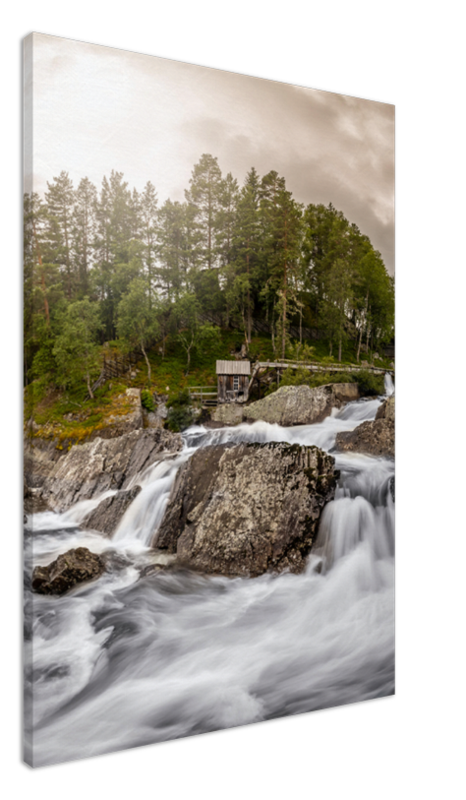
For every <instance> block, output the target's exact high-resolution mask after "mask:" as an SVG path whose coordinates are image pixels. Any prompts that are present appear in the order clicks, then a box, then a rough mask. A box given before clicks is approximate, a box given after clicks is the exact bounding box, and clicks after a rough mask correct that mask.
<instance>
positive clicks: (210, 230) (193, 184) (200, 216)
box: [185, 154, 223, 269]
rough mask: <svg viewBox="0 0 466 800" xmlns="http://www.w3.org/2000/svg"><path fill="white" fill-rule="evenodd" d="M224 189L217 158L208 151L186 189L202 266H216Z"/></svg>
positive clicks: (197, 165) (197, 250) (198, 255)
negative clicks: (191, 209) (192, 213)
mask: <svg viewBox="0 0 466 800" xmlns="http://www.w3.org/2000/svg"><path fill="white" fill-rule="evenodd" d="M222 189H223V183H222V173H221V171H220V167H219V165H218V162H217V159H216V158H214V157H213V156H211V155H209V154H204V155H202V156H201V158H200V160H199V162H198V163H197V164H195V166H194V168H193V171H192V175H191V179H190V181H189V191H186V192H185V196H186V200H187V202H188V203H189V204H190V205H191V206H192V208H193V212H194V221H195V228H196V234H197V235H196V241H195V248H196V254H197V260H198V262H199V265H200V267H201V268H208V269H212V268H213V267H215V266H217V260H218V253H217V234H218V232H219V224H220V217H219V212H220V208H221V197H222Z"/></svg>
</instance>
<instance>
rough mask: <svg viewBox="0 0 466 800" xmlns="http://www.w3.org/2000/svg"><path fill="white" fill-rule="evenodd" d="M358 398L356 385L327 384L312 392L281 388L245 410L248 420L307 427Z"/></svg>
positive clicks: (304, 388) (311, 390) (298, 388)
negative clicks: (333, 409) (334, 409)
mask: <svg viewBox="0 0 466 800" xmlns="http://www.w3.org/2000/svg"><path fill="white" fill-rule="evenodd" d="M358 398H359V390H358V386H357V384H356V383H328V384H325V385H324V386H318V387H316V388H315V389H311V388H310V387H309V386H283V387H282V388H281V389H277V391H276V392H273V394H270V395H268V397H264V399H263V400H257V401H256V402H255V403H251V405H249V406H246V407H245V409H244V416H245V417H247V418H248V419H252V420H258V419H261V420H263V421H264V422H270V423H272V424H273V423H277V424H278V425H283V426H285V427H289V426H291V425H310V424H312V423H314V422H322V420H323V419H325V417H328V416H329V414H330V413H331V411H332V408H334V407H336V408H340V407H341V406H343V405H345V404H346V403H349V402H350V401H352V400H357V399H358Z"/></svg>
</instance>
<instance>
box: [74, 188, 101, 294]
mask: <svg viewBox="0 0 466 800" xmlns="http://www.w3.org/2000/svg"><path fill="white" fill-rule="evenodd" d="M96 202H97V190H96V188H95V186H94V184H93V183H91V181H90V180H89V178H83V179H82V180H81V181H80V183H79V186H78V188H77V189H76V194H75V205H74V211H73V227H72V241H73V246H72V253H73V260H74V263H75V265H76V272H77V277H78V287H79V289H78V295H80V296H84V295H86V294H88V293H89V271H90V269H91V267H92V258H93V245H94V239H95V233H96V228H95V226H96V219H95V212H96Z"/></svg>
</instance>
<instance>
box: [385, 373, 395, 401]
mask: <svg viewBox="0 0 466 800" xmlns="http://www.w3.org/2000/svg"><path fill="white" fill-rule="evenodd" d="M384 383H385V394H386V395H387V397H391V396H392V394H394V393H395V385H394V383H393V380H392V376H391V375H390V373H389V372H386V373H385V377H384Z"/></svg>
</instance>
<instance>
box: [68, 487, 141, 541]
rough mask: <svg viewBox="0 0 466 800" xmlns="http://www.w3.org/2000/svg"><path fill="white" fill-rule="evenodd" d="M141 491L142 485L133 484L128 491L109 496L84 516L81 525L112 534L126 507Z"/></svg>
mask: <svg viewBox="0 0 466 800" xmlns="http://www.w3.org/2000/svg"><path fill="white" fill-rule="evenodd" d="M140 491H141V487H140V486H133V488H132V489H128V491H126V492H118V494H114V495H113V497H107V498H106V499H105V500H102V502H101V503H99V505H98V506H97V508H95V509H94V511H91V513H90V514H88V515H87V517H84V520H83V522H82V523H81V525H80V527H81V528H84V529H85V530H89V529H92V530H94V531H100V533H104V534H105V535H106V536H111V535H112V533H114V531H115V530H116V528H117V526H118V523H119V522H120V520H121V518H122V516H123V514H124V513H125V511H126V509H127V508H128V507H129V506H130V505H131V503H132V502H133V500H134V498H135V497H137V496H138V494H139V492H140Z"/></svg>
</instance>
